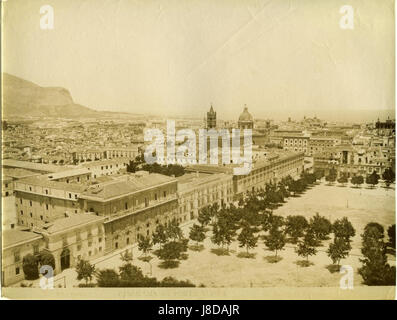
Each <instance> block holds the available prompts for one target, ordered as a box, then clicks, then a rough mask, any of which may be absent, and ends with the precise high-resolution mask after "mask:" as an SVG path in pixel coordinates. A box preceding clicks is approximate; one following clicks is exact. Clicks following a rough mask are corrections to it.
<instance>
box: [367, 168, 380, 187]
mask: <svg viewBox="0 0 397 320" xmlns="http://www.w3.org/2000/svg"><path fill="white" fill-rule="evenodd" d="M365 183H366V184H369V185H371V188H374V187H375V185H377V184H378V183H379V175H378V174H377V173H376V172H375V171H373V172H372V173H371V174H370V175H367V177H366V179H365Z"/></svg>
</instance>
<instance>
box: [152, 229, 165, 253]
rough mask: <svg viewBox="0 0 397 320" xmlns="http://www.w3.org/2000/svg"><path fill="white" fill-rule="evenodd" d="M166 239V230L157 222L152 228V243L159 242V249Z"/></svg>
mask: <svg viewBox="0 0 397 320" xmlns="http://www.w3.org/2000/svg"><path fill="white" fill-rule="evenodd" d="M167 240H168V235H167V230H166V228H165V227H164V226H163V225H162V224H159V225H158V226H157V227H156V229H155V230H154V233H153V235H152V242H153V244H160V249H161V248H162V246H163V244H164V243H166V242H167Z"/></svg>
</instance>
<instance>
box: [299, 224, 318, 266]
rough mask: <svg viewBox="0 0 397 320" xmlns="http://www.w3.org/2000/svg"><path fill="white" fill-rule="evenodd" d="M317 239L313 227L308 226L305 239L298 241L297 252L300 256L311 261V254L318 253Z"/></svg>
mask: <svg viewBox="0 0 397 320" xmlns="http://www.w3.org/2000/svg"><path fill="white" fill-rule="evenodd" d="M316 246H317V241H316V236H315V234H314V232H313V230H312V229H311V228H308V229H307V231H306V233H305V236H304V237H303V240H300V241H299V242H298V247H297V248H296V252H297V253H298V256H301V257H304V258H306V261H309V256H312V255H315V254H316V253H317V249H316Z"/></svg>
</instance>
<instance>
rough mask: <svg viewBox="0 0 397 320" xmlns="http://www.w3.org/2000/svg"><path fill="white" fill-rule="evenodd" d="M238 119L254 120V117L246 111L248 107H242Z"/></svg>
mask: <svg viewBox="0 0 397 320" xmlns="http://www.w3.org/2000/svg"><path fill="white" fill-rule="evenodd" d="M238 121H254V118H253V117H252V116H251V114H250V113H249V112H248V108H247V107H244V111H243V112H242V113H241V114H240V117H239V118H238Z"/></svg>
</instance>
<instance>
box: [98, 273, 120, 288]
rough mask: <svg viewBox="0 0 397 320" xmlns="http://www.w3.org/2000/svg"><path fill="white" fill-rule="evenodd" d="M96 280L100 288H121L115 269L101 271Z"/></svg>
mask: <svg viewBox="0 0 397 320" xmlns="http://www.w3.org/2000/svg"><path fill="white" fill-rule="evenodd" d="M96 278H97V285H98V287H107V288H114V287H119V286H120V279H119V275H118V274H117V272H116V271H114V270H113V269H104V270H99V271H98V272H97V274H96Z"/></svg>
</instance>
